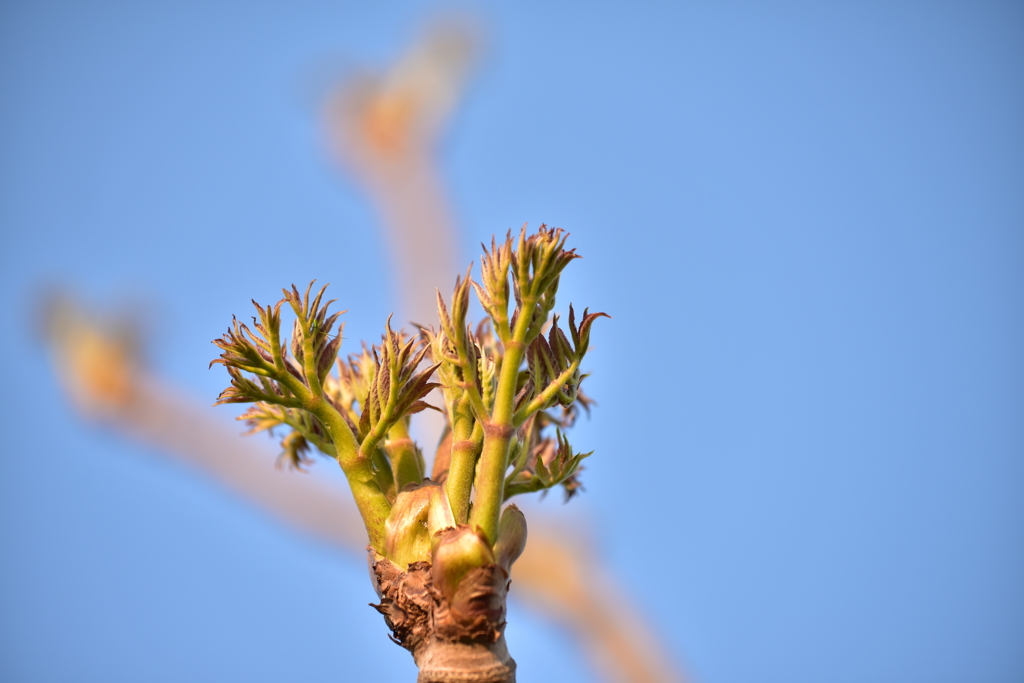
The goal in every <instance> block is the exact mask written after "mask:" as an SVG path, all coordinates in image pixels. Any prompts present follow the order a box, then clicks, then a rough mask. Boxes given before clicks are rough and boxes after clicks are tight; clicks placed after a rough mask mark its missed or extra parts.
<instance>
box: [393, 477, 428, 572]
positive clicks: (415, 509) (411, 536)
mask: <svg viewBox="0 0 1024 683" xmlns="http://www.w3.org/2000/svg"><path fill="white" fill-rule="evenodd" d="M440 488H441V487H439V486H437V485H436V484H424V485H421V486H418V487H417V488H407V489H406V490H405V491H402V492H401V493H399V494H398V496H397V497H395V504H394V505H393V506H392V507H391V514H389V515H388V518H387V521H385V522H384V554H385V556H386V557H387V558H388V559H389V560H391V561H392V562H393V563H395V564H396V565H398V566H399V567H400V568H401V569H402V570H403V571H405V569H406V567H408V566H409V563H410V562H427V561H429V560H430V536H431V534H430V533H429V531H428V528H427V518H428V517H429V514H430V502H431V499H432V498H433V497H434V494H435V492H436V491H439V490H440Z"/></svg>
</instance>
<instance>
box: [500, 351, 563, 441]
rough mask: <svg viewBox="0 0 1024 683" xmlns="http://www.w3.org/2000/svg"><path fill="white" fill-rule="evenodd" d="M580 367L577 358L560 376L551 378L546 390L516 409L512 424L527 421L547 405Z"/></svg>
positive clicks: (517, 424)
mask: <svg viewBox="0 0 1024 683" xmlns="http://www.w3.org/2000/svg"><path fill="white" fill-rule="evenodd" d="M579 367H580V361H579V359H578V358H577V359H576V360H574V361H573V362H572V363H570V364H569V367H568V368H566V369H565V370H564V371H563V372H562V373H561V374H560V375H558V377H556V378H555V379H553V380H551V383H550V384H548V385H547V386H546V387H545V388H544V391H542V392H540V393H539V394H537V395H536V396H534V398H533V400H532V401H530V402H529V403H527V404H526V405H525V406H523V407H522V408H520V409H519V410H518V411H516V414H515V417H514V418H513V419H512V424H514V425H515V426H516V427H518V426H519V425H521V424H523V423H524V422H526V420H527V419H528V418H529V417H530V416H531V415H533V414H534V413H535V412H537V411H538V410H543V409H544V408H545V407H546V406H547V404H548V402H549V401H550V400H551V399H552V398H554V397H555V394H557V393H558V390H559V389H561V388H562V387H563V386H565V383H566V382H568V381H569V378H570V377H572V376H573V374H574V373H575V372H576V370H578V369H579Z"/></svg>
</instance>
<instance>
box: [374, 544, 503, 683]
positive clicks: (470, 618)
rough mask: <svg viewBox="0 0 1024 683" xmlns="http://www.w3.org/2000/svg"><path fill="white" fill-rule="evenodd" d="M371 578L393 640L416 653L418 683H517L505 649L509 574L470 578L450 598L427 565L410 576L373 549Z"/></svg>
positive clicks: (414, 567)
mask: <svg viewBox="0 0 1024 683" xmlns="http://www.w3.org/2000/svg"><path fill="white" fill-rule="evenodd" d="M369 552H370V573H371V576H372V577H373V580H374V588H375V589H376V590H377V595H378V596H379V597H380V604H379V605H372V607H374V608H375V609H376V610H377V611H378V612H380V613H381V614H383V615H384V620H385V621H386V622H387V624H388V627H389V628H390V629H391V632H392V636H391V637H392V640H394V641H395V642H396V643H398V644H399V645H401V646H402V647H404V648H406V649H407V650H409V651H410V652H411V653H412V656H413V659H414V660H415V661H416V666H417V667H419V670H420V673H419V678H418V679H417V681H418V683H515V680H516V663H515V660H513V659H512V657H511V656H510V655H509V653H508V648H507V647H506V645H505V635H504V632H505V599H506V596H507V594H508V587H509V578H508V572H506V571H505V570H504V569H503V568H502V567H500V566H498V565H493V564H492V565H486V566H483V567H477V568H476V569H473V570H471V571H470V572H468V573H467V574H466V575H465V576H464V577H463V578H462V580H461V581H459V583H458V586H457V587H456V588H455V589H454V590H453V591H452V592H451V594H450V595H445V594H444V593H443V592H442V591H441V590H440V589H439V588H438V587H437V586H435V585H434V580H433V577H432V575H431V565H430V563H429V562H413V563H411V564H410V565H409V568H408V569H407V570H406V571H404V572H403V571H402V570H401V569H400V568H399V567H398V566H396V565H395V564H393V563H392V562H390V561H389V560H387V559H386V558H384V557H382V556H381V555H379V554H377V553H376V552H374V551H373V550H372V549H370V551H369Z"/></svg>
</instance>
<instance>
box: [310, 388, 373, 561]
mask: <svg viewBox="0 0 1024 683" xmlns="http://www.w3.org/2000/svg"><path fill="white" fill-rule="evenodd" d="M311 412H312V413H313V414H314V415H316V417H317V419H319V420H320V422H321V423H323V425H324V426H325V427H326V428H327V432H328V434H330V435H331V441H333V442H334V447H335V449H336V450H337V453H338V456H337V457H338V464H339V465H341V469H342V471H343V472H344V473H345V478H346V479H348V484H349V487H350V488H351V489H352V496H353V498H355V501H356V507H357V508H359V514H360V515H361V516H362V518H363V524H364V525H365V526H366V534H367V536H368V537H369V539H370V545H371V546H373V548H374V549H375V550H376V551H377V552H379V553H383V551H384V522H385V521H386V520H387V518H388V515H389V514H390V513H391V504H390V503H388V499H387V498H386V497H385V495H384V493H383V492H382V491H381V489H380V486H379V485H378V484H377V479H376V477H375V476H374V473H373V468H372V467H370V459H369V458H368V457H366V456H364V455H363V454H361V453H360V452H359V446H358V444H356V439H355V436H353V434H352V430H350V429H349V427H348V424H346V423H345V419H344V418H343V417H342V416H341V413H339V412H338V411H337V410H335V409H334V408H333V407H332V406H331V405H330V404H329V403H328V402H327V401H324V400H323V399H321V400H320V401H318V402H317V403H316V405H315V406H314V407H313V409H312V410H311Z"/></svg>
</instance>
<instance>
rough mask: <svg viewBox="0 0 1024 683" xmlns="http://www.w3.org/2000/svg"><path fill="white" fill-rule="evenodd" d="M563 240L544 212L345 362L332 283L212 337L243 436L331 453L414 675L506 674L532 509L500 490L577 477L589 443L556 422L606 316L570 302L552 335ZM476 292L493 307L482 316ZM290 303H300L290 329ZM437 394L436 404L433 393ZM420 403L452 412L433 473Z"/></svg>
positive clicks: (575, 483) (512, 491) (572, 411)
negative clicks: (418, 319) (509, 594)
mask: <svg viewBox="0 0 1024 683" xmlns="http://www.w3.org/2000/svg"><path fill="white" fill-rule="evenodd" d="M567 237H568V235H567V233H565V232H564V231H563V230H561V229H559V228H554V229H552V228H548V227H547V226H544V225H542V226H541V227H540V229H539V230H538V231H537V232H535V233H533V234H529V235H528V234H527V232H526V229H525V227H524V228H523V230H522V231H520V233H519V235H518V236H517V237H516V238H514V237H513V235H512V233H511V232H510V233H509V234H508V235H506V238H505V239H504V240H503V241H501V242H500V243H499V242H498V241H497V240H493V239H492V241H491V247H490V249H487V248H486V247H485V248H484V251H485V253H484V254H483V257H482V260H481V264H480V279H479V282H477V281H474V280H473V279H471V270H467V272H466V274H465V276H464V277H458V278H456V282H455V289H454V293H453V295H452V297H451V299H450V301H449V303H447V304H446V302H445V299H444V298H443V297H442V296H441V294H440V293H438V301H437V303H438V316H439V325H438V329H436V330H435V329H433V328H421V329H420V331H419V334H417V335H416V336H409V335H407V334H405V333H403V332H401V331H398V332H395V331H394V330H392V327H391V319H390V318H388V321H387V323H386V324H385V330H384V334H383V336H382V338H381V340H380V342H379V343H378V344H374V345H371V346H367V345H365V344H364V345H363V347H362V349H361V351H360V352H359V353H358V354H354V355H351V356H349V357H348V358H347V359H341V358H339V357H338V353H339V350H340V347H341V342H342V334H341V327H339V330H338V334H332V333H333V330H334V328H335V325H336V324H337V323H338V318H339V317H340V315H341V313H342V312H336V313H332V314H329V313H328V310H329V308H330V306H331V305H332V304H333V303H334V301H333V300H332V301H327V302H324V300H323V295H324V292H325V290H326V286H325V287H323V288H321V289H320V290H319V291H317V292H316V293H315V294H314V295H312V296H311V293H312V291H313V283H310V285H309V287H307V288H306V291H305V293H302V294H300V292H299V290H298V289H296V288H295V286H294V285H293V286H292V288H291V289H290V290H282V291H283V293H284V297H283V298H282V299H281V300H280V301H278V302H277V303H276V304H274V305H273V306H270V305H267V306H261V305H260V304H258V303H256V302H255V301H254V302H253V305H254V306H255V307H256V311H257V316H256V317H254V318H253V325H252V327H251V328H250V327H249V326H248V325H245V324H242V323H239V322H238V320H237V319H236V320H233V322H232V326H231V327H230V328H229V329H228V331H227V333H226V334H225V335H224V336H223V337H221V338H220V339H217V340H215V341H214V344H216V345H217V346H218V347H219V348H220V349H221V351H222V353H221V355H220V357H219V358H217V359H216V360H214V361H213V363H211V365H213V364H214V363H220V364H222V365H224V366H225V368H226V369H227V371H228V374H229V376H230V378H231V384H230V386H229V387H228V388H227V389H225V390H224V391H223V392H222V393H221V394H220V396H219V397H218V401H217V404H221V403H252V404H253V405H252V407H250V408H249V409H248V410H247V411H246V412H245V413H244V414H243V415H241V416H240V418H239V419H240V420H245V421H246V422H247V423H248V424H249V427H250V432H259V431H267V432H271V433H272V432H273V430H275V429H277V428H283V429H284V430H285V431H286V433H285V435H284V437H283V439H282V441H281V445H282V454H281V457H280V459H279V461H278V462H279V465H280V464H284V463H287V464H289V465H290V466H291V467H293V468H296V469H302V468H304V467H306V466H308V465H309V464H310V462H311V460H310V458H309V457H308V453H309V452H310V450H311V449H312V448H316V449H317V450H319V451H320V452H321V453H322V454H324V455H325V456H327V457H331V458H334V459H336V460H337V461H338V464H339V465H340V466H341V469H342V470H343V472H344V474H345V476H346V478H347V480H348V482H349V486H350V488H351V489H352V494H353V496H354V498H355V502H356V505H357V507H358V509H359V512H360V515H361V516H362V520H363V523H364V525H365V527H366V532H367V537H368V540H369V550H370V553H371V564H372V568H373V578H374V585H375V588H376V590H377V592H378V595H379V596H380V598H381V603H380V604H379V605H376V606H375V607H377V609H378V610H380V611H381V612H382V613H383V614H384V616H385V620H386V621H387V623H388V625H389V627H390V628H391V630H392V632H393V634H394V638H395V640H396V641H397V642H399V643H400V644H401V645H403V646H404V647H406V648H407V649H409V650H411V651H412V653H413V656H414V657H415V659H416V662H417V664H418V665H419V667H420V680H421V681H428V680H456V679H446V678H443V676H444V675H447V674H443V671H445V670H449V669H451V668H452V667H455V669H458V670H463V671H465V670H467V668H475V669H479V668H480V667H484V668H486V667H487V666H491V667H492V668H494V670H495V671H496V672H497V673H496V674H495V676H494V677H493V680H513V679H514V670H515V662H514V661H513V660H512V659H511V657H509V656H508V652H507V649H506V648H505V645H504V635H503V632H504V625H505V621H504V614H505V594H506V591H507V588H508V572H509V571H510V569H511V566H512V563H513V562H514V561H515V559H516V558H517V557H518V556H519V554H520V553H521V552H522V550H523V548H524V547H525V543H526V520H525V517H524V515H523V514H522V512H520V511H519V510H518V508H517V507H516V506H515V505H513V504H509V505H505V503H506V502H507V501H508V500H509V499H510V498H511V497H512V496H515V495H519V494H524V493H532V492H537V491H541V492H546V491H548V490H550V489H552V488H554V487H557V486H562V487H563V488H564V490H565V494H566V500H568V499H569V498H571V497H572V496H573V495H574V494H575V493H577V492H578V491H579V490H580V482H579V478H578V475H579V471H580V464H581V462H582V460H583V459H584V458H586V457H587V456H589V455H590V453H581V452H576V451H575V450H574V449H573V447H572V446H571V445H570V443H569V441H568V437H567V436H566V434H565V432H566V430H568V429H570V428H571V427H572V426H573V424H574V423H575V420H576V418H577V416H578V414H579V411H580V408H582V409H583V410H585V411H587V412H588V413H589V410H590V406H591V405H592V401H590V399H589V398H587V397H586V395H585V394H584V393H583V392H582V391H581V390H580V385H581V383H582V382H583V380H584V379H585V378H586V376H587V375H585V374H583V373H582V372H581V369H580V368H581V365H582V363H583V359H584V357H585V355H586V353H587V350H588V348H589V346H590V331H591V327H592V326H593V323H594V321H595V320H596V319H597V318H599V317H602V316H603V317H608V316H606V314H604V313H590V312H589V311H584V312H583V315H582V316H581V317H580V319H579V321H578V323H577V318H576V313H575V310H574V308H573V307H572V306H571V305H570V306H569V311H568V324H567V329H566V330H563V328H562V327H561V326H560V325H559V316H558V315H555V314H553V311H554V308H555V297H556V294H557V291H558V284H559V280H560V277H561V275H562V271H563V270H564V269H565V268H566V266H568V265H569V263H571V262H572V261H573V260H575V259H577V258H579V256H578V255H577V254H576V252H575V249H566V248H565V242H566V239H567ZM470 290H473V291H474V292H475V294H476V297H477V299H478V300H479V302H480V304H481V306H482V307H483V310H484V312H485V313H486V318H485V319H484V320H483V321H481V322H480V323H479V324H477V325H476V326H475V327H474V326H473V325H472V324H471V323H470V322H469V321H468V320H467V314H468V311H469V305H470ZM285 303H287V304H288V305H289V307H290V308H291V310H292V312H293V313H294V316H295V320H294V323H293V326H292V333H291V339H290V342H289V340H288V339H287V338H286V337H284V336H283V335H282V333H281V325H282V320H281V309H282V306H283V305H284V304H285ZM510 308H511V311H510ZM335 366H336V367H337V372H336V373H332V372H331V369H332V368H333V367H335ZM435 389H439V390H440V394H441V398H442V399H443V401H442V405H441V406H439V407H438V406H432V405H430V404H428V403H427V400H426V399H427V398H428V395H429V394H431V392H432V391H434V390H435ZM428 408H432V409H434V410H439V411H440V412H441V413H443V415H444V417H445V428H444V433H443V436H442V439H441V443H440V445H439V446H438V448H437V451H436V454H435V457H434V463H433V468H432V474H431V477H430V478H428V477H427V475H426V472H427V470H426V465H425V462H424V457H423V453H422V451H421V449H420V448H419V447H418V446H417V445H416V444H415V443H414V442H413V441H412V439H411V438H410V436H409V423H410V417H411V416H412V415H414V414H416V413H418V412H420V411H422V410H425V409H428ZM503 506H505V507H504V509H503ZM481 656H482V657H483V660H481ZM482 662H484V663H482ZM487 662H489V663H487ZM446 667H447V669H446ZM439 672H440V673H439ZM439 676H440V677H439ZM458 680H462V679H458ZM466 680H470V679H466ZM473 680H476V679H473ZM481 680H483V679H481ZM487 680H492V678H489V679H487Z"/></svg>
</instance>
